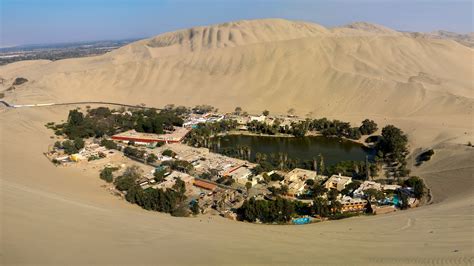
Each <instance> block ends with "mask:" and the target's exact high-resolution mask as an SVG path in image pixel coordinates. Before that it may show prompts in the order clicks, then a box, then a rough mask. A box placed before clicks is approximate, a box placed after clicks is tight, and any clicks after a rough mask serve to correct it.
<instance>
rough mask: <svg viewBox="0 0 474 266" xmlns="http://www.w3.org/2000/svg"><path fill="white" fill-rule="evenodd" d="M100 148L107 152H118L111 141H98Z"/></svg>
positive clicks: (115, 145) (115, 144)
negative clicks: (107, 150) (105, 149)
mask: <svg viewBox="0 0 474 266" xmlns="http://www.w3.org/2000/svg"><path fill="white" fill-rule="evenodd" d="M100 146H103V147H105V148H107V149H109V150H118V145H117V143H115V142H114V141H113V140H108V139H102V140H101V141H100Z"/></svg>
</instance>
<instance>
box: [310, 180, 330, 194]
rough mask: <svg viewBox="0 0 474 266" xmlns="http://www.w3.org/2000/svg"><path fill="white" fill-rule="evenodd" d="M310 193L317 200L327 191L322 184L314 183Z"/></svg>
mask: <svg viewBox="0 0 474 266" xmlns="http://www.w3.org/2000/svg"><path fill="white" fill-rule="evenodd" d="M311 192H312V194H313V197H315V198H317V197H322V196H323V195H324V194H326V193H327V192H328V190H327V188H326V187H325V186H324V185H323V184H320V183H316V184H314V186H313V188H312V189H311Z"/></svg>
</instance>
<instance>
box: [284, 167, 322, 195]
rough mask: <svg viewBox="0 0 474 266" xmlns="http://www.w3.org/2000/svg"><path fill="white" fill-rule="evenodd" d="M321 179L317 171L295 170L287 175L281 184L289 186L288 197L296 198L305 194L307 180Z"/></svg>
mask: <svg viewBox="0 0 474 266" xmlns="http://www.w3.org/2000/svg"><path fill="white" fill-rule="evenodd" d="M319 178H320V177H319V176H318V175H317V173H316V172H315V171H311V170H306V169H301V168H295V169H293V170H291V171H290V172H289V173H288V174H286V175H285V177H284V179H283V180H282V181H280V184H281V185H286V186H288V195H290V196H293V197H294V196H298V195H301V194H303V193H304V191H305V189H306V180H316V179H319Z"/></svg>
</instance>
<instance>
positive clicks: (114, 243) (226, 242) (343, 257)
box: [0, 107, 474, 265]
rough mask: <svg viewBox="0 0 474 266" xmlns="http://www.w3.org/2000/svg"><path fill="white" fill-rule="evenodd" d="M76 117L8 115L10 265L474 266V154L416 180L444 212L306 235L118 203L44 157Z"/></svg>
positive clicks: (2, 213)
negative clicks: (51, 126) (56, 127)
mask: <svg viewBox="0 0 474 266" xmlns="http://www.w3.org/2000/svg"><path fill="white" fill-rule="evenodd" d="M68 109H69V108H66V107H44V108H35V109H33V108H31V109H9V110H2V112H1V114H0V124H1V127H2V128H1V138H0V141H1V142H0V147H1V152H2V153H1V165H0V170H1V171H0V174H1V179H0V180H1V208H0V217H1V219H2V220H1V225H2V227H1V228H2V230H1V242H0V244H1V261H2V263H4V264H23V263H33V264H37V263H46V264H53V263H54V264H66V263H67V264H71V263H73V264H89V263H97V264H106V263H111V264H117V263H123V264H136V263H141V264H157V263H159V264H292V263H295V264H328V263H336V264H381V263H383V264H397V265H406V264H439V265H447V264H469V263H472V258H473V255H474V253H473V236H474V235H473V206H472V202H473V199H474V197H473V195H474V194H473V186H472V185H473V184H472V173H473V166H474V159H473V158H474V156H473V155H474V152H473V151H474V149H472V148H468V147H466V146H462V145H459V144H452V143H444V144H440V145H439V146H438V147H439V148H438V149H437V150H436V152H437V153H436V155H435V156H434V158H433V160H432V161H430V162H429V163H427V164H426V165H425V166H423V167H421V168H420V169H418V170H417V172H418V173H419V174H420V175H422V176H423V177H425V178H426V180H427V183H428V185H429V186H430V187H431V188H432V190H433V193H434V197H435V198H434V201H435V203H434V204H432V205H430V206H424V207H421V208H417V209H412V210H408V211H403V212H397V213H394V214H388V215H380V216H374V217H357V218H352V219H346V220H341V221H333V222H325V223H321V224H313V225H307V226H267V225H254V224H247V223H240V222H233V221H230V220H226V219H223V218H219V217H199V218H173V217H171V216H169V215H166V214H160V213H155V212H147V211H144V210H142V209H140V208H139V207H136V206H133V205H131V204H128V203H127V202H125V201H122V200H119V199H118V198H116V197H114V196H112V195H110V194H109V193H108V192H107V191H106V190H105V189H104V188H102V187H101V185H102V184H103V183H102V181H101V180H100V179H99V178H98V173H97V172H95V171H83V170H81V169H78V168H74V167H69V168H62V167H55V166H53V165H52V164H51V163H50V162H49V161H48V160H47V159H46V158H45V157H44V156H43V155H42V152H44V151H45V150H46V148H47V145H48V144H49V143H50V142H52V141H53V140H51V139H50V136H51V135H52V132H50V131H49V130H48V129H46V128H45V127H44V124H45V123H46V122H49V121H60V120H61V119H63V118H64V117H65V116H66V115H67V111H68Z"/></svg>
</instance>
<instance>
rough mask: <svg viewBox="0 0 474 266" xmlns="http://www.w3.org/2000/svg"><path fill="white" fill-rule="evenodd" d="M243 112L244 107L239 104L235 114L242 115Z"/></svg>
mask: <svg viewBox="0 0 474 266" xmlns="http://www.w3.org/2000/svg"><path fill="white" fill-rule="evenodd" d="M241 113H242V107H240V106H237V107H235V110H234V114H236V115H240V114H241Z"/></svg>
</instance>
